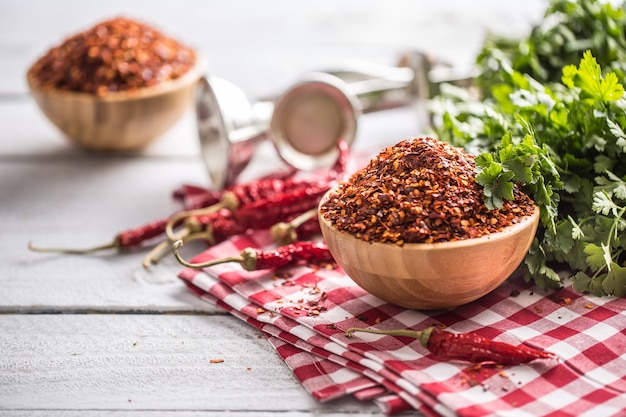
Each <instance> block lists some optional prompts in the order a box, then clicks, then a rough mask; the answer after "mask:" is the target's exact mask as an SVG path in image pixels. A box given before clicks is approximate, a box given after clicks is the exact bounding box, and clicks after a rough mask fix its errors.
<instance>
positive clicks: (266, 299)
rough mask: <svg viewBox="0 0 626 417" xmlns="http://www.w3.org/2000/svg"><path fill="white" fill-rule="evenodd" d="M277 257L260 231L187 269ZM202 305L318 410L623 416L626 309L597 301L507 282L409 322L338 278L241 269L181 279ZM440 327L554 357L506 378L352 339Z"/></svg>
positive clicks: (617, 302) (406, 314) (419, 351)
mask: <svg viewBox="0 0 626 417" xmlns="http://www.w3.org/2000/svg"><path fill="white" fill-rule="evenodd" d="M246 247H253V248H261V249H268V248H271V247H273V244H272V243H271V240H270V237H269V234H268V233H267V232H265V231H263V232H255V233H254V234H249V235H242V236H236V237H234V238H232V239H230V240H228V241H226V242H223V243H221V244H219V245H216V246H214V247H212V248H209V249H208V250H207V251H205V252H203V253H202V254H200V255H199V256H197V257H196V258H195V259H194V261H195V262H203V261H207V260H209V259H215V258H222V257H226V256H232V255H234V254H237V253H239V252H240V251H241V250H242V249H244V248H246ZM179 277H180V278H181V279H182V280H183V281H184V282H185V283H186V284H187V285H188V287H189V288H190V289H192V290H193V291H194V292H195V293H196V294H198V295H199V296H200V297H201V298H202V299H204V300H206V301H208V302H210V303H213V304H215V305H217V306H220V307H221V308H223V309H224V310H226V311H228V312H230V313H231V314H233V315H234V316H235V317H238V318H239V319H241V320H244V321H245V322H247V323H248V324H250V325H251V326H253V327H255V328H256V329H259V330H260V331H262V332H263V333H264V334H266V335H267V336H268V340H269V341H270V343H271V345H272V346H273V347H274V348H275V349H276V352H277V353H278V354H279V355H280V357H281V358H282V359H283V360H284V361H285V363H286V364H287V366H289V367H290V368H291V369H292V371H293V373H294V375H295V376H296V378H297V379H298V380H299V381H300V382H301V383H302V385H303V386H304V388H305V389H307V390H308V391H309V392H310V393H311V394H312V395H313V396H314V397H315V398H317V399H319V400H321V401H327V400H331V399H334V398H337V397H340V396H344V395H353V396H354V397H355V398H358V399H361V400H372V401H375V402H376V403H377V404H378V405H379V406H380V407H381V408H382V409H383V410H384V411H385V412H386V413H387V414H395V413H397V412H400V411H402V410H406V409H411V408H412V409H416V410H420V411H421V412H422V413H424V414H425V415H432V416H440V415H441V416H488V415H489V416H491V415H502V416H509V415H515V416H533V417H536V416H611V415H624V414H625V413H626V330H625V328H626V326H625V325H626V299H620V298H617V299H616V298H608V297H607V298H594V297H591V296H583V295H581V294H578V293H575V292H573V291H572V290H571V288H570V287H566V288H564V289H563V290H560V291H559V292H557V293H554V294H544V293H542V292H539V291H537V290H533V288H529V287H527V286H526V285H525V283H524V282H523V280H521V279H520V278H519V277H511V278H510V279H509V280H508V281H507V282H505V283H504V284H503V285H501V286H500V287H499V288H497V289H496V290H494V291H493V292H491V293H490V294H488V295H486V296H485V297H482V298H480V299H479V300H476V301H474V302H472V303H469V304H467V305H464V306H461V307H457V308H454V309H449V310H441V311H430V312H428V311H416V310H409V309H405V308H401V307H398V306H394V305H391V304H389V303H386V302H384V301H382V300H380V299H378V298H376V297H374V296H372V295H370V294H368V293H366V292H365V291H364V290H362V289H361V288H360V287H358V286H357V285H356V284H354V283H353V282H352V280H350V278H349V277H348V276H346V275H345V273H344V272H343V271H342V270H341V269H340V268H334V269H327V268H312V267H310V266H306V265H298V266H293V267H289V268H284V269H281V270H278V271H273V270H263V271H254V272H247V271H244V270H243V269H242V268H241V267H240V266H239V265H238V264H233V263H231V264H223V265H219V266H215V267H212V268H210V269H206V270H194V269H184V270H182V271H181V272H180V274H179ZM431 325H441V326H445V327H446V328H447V330H449V331H452V332H461V333H465V332H475V333H477V334H480V335H482V336H485V337H488V338H491V339H495V340H500V341H503V342H507V343H510V344H514V345H516V344H520V343H525V344H527V345H529V346H533V347H537V348H541V349H545V350H547V351H550V352H553V353H555V354H557V355H558V357H559V359H558V360H557V359H548V360H537V361H534V362H531V363H530V364H525V365H520V366H510V367H498V366H493V365H491V366H490V365H487V364H483V365H471V364H468V363H464V362H459V361H448V362H446V361H440V360H438V359H437V358H435V357H434V356H433V355H431V354H430V353H429V352H428V351H426V350H425V349H424V348H423V347H422V346H421V345H420V343H419V341H417V340H412V339H407V338H397V337H392V336H380V335H373V334H365V333H357V334H355V335H354V336H352V337H350V338H347V337H346V336H345V334H344V332H345V330H346V329H347V328H350V327H372V328H377V329H401V328H413V329H423V328H425V327H428V326H431Z"/></svg>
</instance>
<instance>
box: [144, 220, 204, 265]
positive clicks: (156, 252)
mask: <svg viewBox="0 0 626 417" xmlns="http://www.w3.org/2000/svg"><path fill="white" fill-rule="evenodd" d="M198 239H204V240H206V241H207V242H209V244H210V245H214V244H215V239H214V237H213V230H212V229H211V228H209V229H208V230H206V231H204V232H198V233H194V234H191V235H187V236H185V237H183V238H182V239H179V240H177V242H178V241H180V242H190V241H192V240H198ZM170 245H171V243H170V241H169V240H164V241H163V242H161V243H159V244H158V245H157V246H155V247H154V248H153V249H152V250H151V251H150V253H148V255H147V256H146V257H145V258H143V260H142V261H141V265H142V266H143V267H144V268H145V269H149V268H150V265H156V264H157V263H158V262H159V261H160V260H161V259H163V258H164V257H165V255H166V254H167V253H168V252H169V251H170ZM181 246H182V245H181Z"/></svg>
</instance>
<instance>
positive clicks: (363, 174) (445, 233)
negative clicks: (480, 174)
mask: <svg viewBox="0 0 626 417" xmlns="http://www.w3.org/2000/svg"><path fill="white" fill-rule="evenodd" d="M534 210H535V207H534V204H533V202H532V200H531V199H530V198H529V197H528V196H527V195H525V194H524V193H522V192H521V191H520V190H519V189H518V188H517V187H516V188H515V189H514V200H512V201H509V200H506V201H504V202H503V206H502V208H500V209H496V210H488V209H487V207H486V206H485V204H484V192H483V188H482V186H481V185H480V184H478V183H477V182H476V164H475V162H474V157H473V156H472V155H470V154H467V153H465V152H464V151H463V150H462V149H460V148H455V147H453V146H451V145H450V144H447V143H444V142H441V141H438V140H437V139H433V138H414V139H407V140H404V141H401V142H399V143H398V144H396V145H395V146H392V147H388V148H385V149H383V150H382V151H381V152H380V153H379V154H378V155H377V156H376V157H374V158H373V159H372V160H371V161H370V163H369V164H368V165H367V166H366V167H365V168H364V169H362V170H360V171H358V172H356V173H355V174H353V175H352V176H351V177H350V178H349V179H348V180H347V181H346V182H343V183H342V184H341V185H340V186H339V187H338V189H337V190H335V191H334V192H333V193H332V194H331V195H330V196H329V198H328V199H326V200H325V202H324V204H322V206H321V207H320V212H321V214H322V215H323V216H324V217H325V218H326V219H328V220H329V221H330V222H331V223H332V224H333V225H334V226H335V227H336V228H337V229H339V230H343V231H346V232H348V233H350V234H352V235H354V236H356V237H357V238H360V239H363V240H365V241H368V242H369V241H376V242H391V243H395V244H397V245H400V246H402V245H404V244H405V243H431V242H442V241H455V240H462V239H469V238H476V237H480V236H484V235H488V234H491V233H494V232H499V231H501V230H502V229H503V228H504V227H507V226H510V225H511V224H514V223H517V222H519V221H520V220H521V219H522V218H523V217H526V216H528V215H531V214H532V213H533V211H534Z"/></svg>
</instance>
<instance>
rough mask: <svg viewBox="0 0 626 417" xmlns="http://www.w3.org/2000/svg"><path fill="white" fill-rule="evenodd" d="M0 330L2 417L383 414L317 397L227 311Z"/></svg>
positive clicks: (8, 318)
mask: <svg viewBox="0 0 626 417" xmlns="http://www.w3.org/2000/svg"><path fill="white" fill-rule="evenodd" d="M0 329H2V330H1V331H0V335H1V336H0V351H2V356H1V357H0V414H2V415H8V414H9V413H17V414H14V415H20V414H19V413H18V412H23V413H26V412H28V413H30V412H31V411H37V410H39V411H41V410H46V415H51V414H48V412H49V411H55V412H56V413H57V415H58V414H61V413H62V412H65V411H69V412H70V415H73V414H72V412H77V411H80V412H81V413H82V412H83V410H91V412H92V413H93V414H92V415H102V412H105V411H106V412H107V413H108V412H110V411H117V412H118V413H121V411H133V410H135V411H141V412H142V413H146V412H152V411H153V410H154V411H157V410H159V411H174V410H178V411H188V412H196V411H206V412H211V413H215V415H217V413H220V412H226V411H227V410H228V412H231V411H234V412H237V411H238V412H242V411H252V412H253V413H252V414H247V413H246V415H259V416H262V415H267V413H269V412H295V413H305V412H307V413H321V414H322V415H326V414H329V415H332V414H333V413H357V412H358V413H365V414H368V415H370V414H372V415H381V414H380V412H379V411H377V408H376V407H375V406H373V405H372V404H368V403H362V402H358V401H355V400H350V401H339V402H336V403H333V402H331V403H327V404H321V403H319V402H317V401H315V400H314V399H312V397H310V396H309V394H308V393H306V392H305V391H304V390H303V389H302V388H301V387H300V385H299V383H298V382H297V381H296V380H295V378H294V377H293V376H292V374H291V372H290V371H289V370H288V369H287V367H286V366H285V364H284V363H283V362H282V361H281V360H280V359H279V358H278V356H277V355H276V354H275V352H274V351H273V349H272V348H271V347H270V346H269V344H268V343H267V341H266V340H265V338H264V337H263V336H261V335H260V333H259V332H258V331H256V330H254V329H252V328H250V327H248V326H247V325H245V324H243V323H241V322H239V321H238V320H237V319H235V318H232V317H215V316H212V317H207V316H172V315H162V316H158V317H155V316H150V315H0ZM211 359H224V362H223V363H210V360H211ZM82 415H84V414H82ZM187 415H193V414H187Z"/></svg>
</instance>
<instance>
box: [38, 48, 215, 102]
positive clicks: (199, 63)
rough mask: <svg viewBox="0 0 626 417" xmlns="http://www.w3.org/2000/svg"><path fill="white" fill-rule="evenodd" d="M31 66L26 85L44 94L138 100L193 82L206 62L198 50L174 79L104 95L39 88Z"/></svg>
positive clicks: (91, 100)
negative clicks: (184, 71)
mask: <svg viewBox="0 0 626 417" xmlns="http://www.w3.org/2000/svg"><path fill="white" fill-rule="evenodd" d="M33 65H34V64H33ZM32 68H33V66H31V67H30V68H29V69H28V71H27V73H26V80H27V82H28V87H29V88H30V90H31V91H36V92H38V93H42V94H46V95H49V96H53V97H54V96H56V97H59V98H69V99H72V100H76V101H85V102H87V101H88V102H93V101H100V102H120V101H129V100H140V99H143V98H148V97H154V96H158V95H162V94H167V93H170V92H172V91H176V90H179V89H181V88H183V87H185V86H187V85H189V84H193V83H194V82H197V81H198V80H199V79H200V78H201V76H202V73H203V72H204V71H205V69H206V64H205V62H204V58H203V57H202V56H201V55H200V54H199V53H198V52H196V61H195V63H194V65H193V66H192V67H191V68H189V70H188V71H187V72H186V73H184V74H183V75H182V76H181V77H179V78H176V79H175V80H168V81H164V82H162V83H159V84H156V85H153V86H150V87H143V88H139V89H137V90H132V91H118V92H113V93H107V94H106V95H104V96H97V95H95V94H92V93H85V92H78V91H65V90H57V89H54V88H50V89H47V88H40V87H38V86H37V85H36V83H35V82H34V81H33V74H32Z"/></svg>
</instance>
